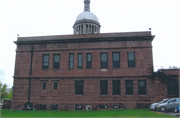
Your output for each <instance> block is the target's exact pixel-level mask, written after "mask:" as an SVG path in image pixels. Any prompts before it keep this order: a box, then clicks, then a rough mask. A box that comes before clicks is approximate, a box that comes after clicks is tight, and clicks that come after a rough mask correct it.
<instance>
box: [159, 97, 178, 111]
mask: <svg viewBox="0 0 180 118" xmlns="http://www.w3.org/2000/svg"><path fill="white" fill-rule="evenodd" d="M179 104H180V98H171V99H169V100H168V101H166V102H165V103H161V104H158V105H156V109H157V110H158V111H162V112H164V111H168V110H174V108H175V107H176V106H178V105H179Z"/></svg>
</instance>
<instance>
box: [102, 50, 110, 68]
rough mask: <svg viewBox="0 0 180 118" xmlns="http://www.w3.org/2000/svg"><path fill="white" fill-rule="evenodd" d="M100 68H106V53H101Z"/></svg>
mask: <svg viewBox="0 0 180 118" xmlns="http://www.w3.org/2000/svg"><path fill="white" fill-rule="evenodd" d="M101 68H108V53H107V52H102V53H101Z"/></svg>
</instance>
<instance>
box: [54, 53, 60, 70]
mask: <svg viewBox="0 0 180 118" xmlns="http://www.w3.org/2000/svg"><path fill="white" fill-rule="evenodd" d="M59 65H60V54H54V55H53V69H59Z"/></svg>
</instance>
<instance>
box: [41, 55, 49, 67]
mask: <svg viewBox="0 0 180 118" xmlns="http://www.w3.org/2000/svg"><path fill="white" fill-rule="evenodd" d="M42 69H49V55H48V54H43V61H42Z"/></svg>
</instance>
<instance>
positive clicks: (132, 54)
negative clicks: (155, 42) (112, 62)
mask: <svg viewBox="0 0 180 118" xmlns="http://www.w3.org/2000/svg"><path fill="white" fill-rule="evenodd" d="M127 55H128V67H135V52H134V51H129V52H127Z"/></svg>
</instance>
